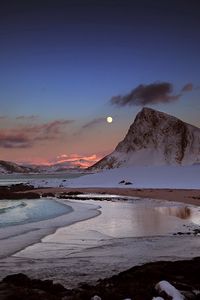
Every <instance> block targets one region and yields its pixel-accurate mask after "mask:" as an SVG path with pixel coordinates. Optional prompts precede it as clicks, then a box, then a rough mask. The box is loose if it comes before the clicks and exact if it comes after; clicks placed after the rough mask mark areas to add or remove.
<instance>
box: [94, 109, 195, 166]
mask: <svg viewBox="0 0 200 300" xmlns="http://www.w3.org/2000/svg"><path fill="white" fill-rule="evenodd" d="M198 162H200V129H199V128H197V127H194V126H192V125H190V124H187V123H185V122H183V121H181V120H180V119H178V118H176V117H173V116H170V115H168V114H166V113H163V112H160V111H157V110H154V109H151V108H147V107H145V108H143V109H142V110H141V111H140V112H139V113H138V114H137V116H136V118H135V120H134V122H133V124H132V125H131V126H130V128H129V130H128V133H127V134H126V136H125V138H124V139H123V140H122V141H121V142H120V143H119V144H118V145H117V147H116V148H115V150H114V152H113V153H111V154H110V155H108V156H107V157H105V158H103V159H102V160H101V161H100V162H97V163H96V164H95V165H94V167H93V168H100V169H102V168H113V167H119V166H129V165H166V164H169V165H170V164H172V165H177V164H179V165H187V164H193V163H198Z"/></svg>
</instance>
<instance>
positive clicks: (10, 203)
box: [0, 199, 72, 228]
mask: <svg viewBox="0 0 200 300" xmlns="http://www.w3.org/2000/svg"><path fill="white" fill-rule="evenodd" d="M71 211H72V208H71V207H70V206H69V205H66V204H63V203H60V202H57V201H55V200H54V199H34V200H1V201H0V228H1V227H7V226H11V225H19V224H25V223H31V222H38V221H41V220H47V219H51V218H55V217H58V216H60V215H63V214H67V213H70V212H71Z"/></svg>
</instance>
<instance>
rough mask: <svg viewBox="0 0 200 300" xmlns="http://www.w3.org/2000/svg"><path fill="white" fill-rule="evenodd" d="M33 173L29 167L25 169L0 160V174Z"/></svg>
mask: <svg viewBox="0 0 200 300" xmlns="http://www.w3.org/2000/svg"><path fill="white" fill-rule="evenodd" d="M34 171H35V170H34V169H33V168H31V167H25V166H21V165H18V164H16V163H13V162H10V161H4V160H0V174H11V173H30V172H34Z"/></svg>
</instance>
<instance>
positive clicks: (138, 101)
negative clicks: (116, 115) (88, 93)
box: [111, 82, 181, 106]
mask: <svg viewBox="0 0 200 300" xmlns="http://www.w3.org/2000/svg"><path fill="white" fill-rule="evenodd" d="M180 97H181V94H177V95H175V94H173V85H172V84H171V83H169V82H155V83H151V84H146V85H145V84H140V85H138V86H137V87H136V88H134V89H133V90H132V91H131V92H130V93H128V94H126V95H119V96H114V97H112V99H111V103H112V104H114V105H117V106H126V105H141V106H144V105H148V104H157V103H167V102H172V101H176V100H178V99H179V98H180Z"/></svg>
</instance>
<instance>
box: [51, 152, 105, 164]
mask: <svg viewBox="0 0 200 300" xmlns="http://www.w3.org/2000/svg"><path fill="white" fill-rule="evenodd" d="M101 158H102V156H100V155H96V154H92V155H80V154H76V153H72V154H70V155H67V154H61V155H59V156H57V157H56V158H55V159H53V160H52V161H50V164H52V165H53V164H65V163H66V168H68V167H80V168H87V167H89V166H91V165H93V164H94V163H95V162H97V161H98V160H100V159H101Z"/></svg>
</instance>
